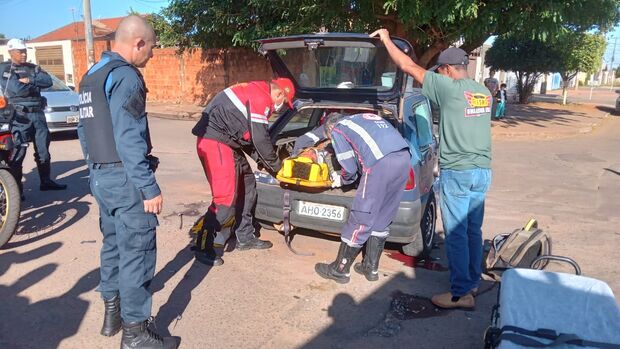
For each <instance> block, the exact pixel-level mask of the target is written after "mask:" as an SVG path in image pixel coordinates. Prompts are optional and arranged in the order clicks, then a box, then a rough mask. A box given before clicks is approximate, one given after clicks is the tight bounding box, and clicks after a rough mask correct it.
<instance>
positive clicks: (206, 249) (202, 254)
mask: <svg viewBox="0 0 620 349" xmlns="http://www.w3.org/2000/svg"><path fill="white" fill-rule="evenodd" d="M214 238H215V237H214V235H213V233H212V232H210V231H209V230H208V229H207V227H206V226H205V225H203V227H202V230H201V231H199V232H198V234H197V235H196V245H195V246H194V247H193V250H194V256H195V257H196V260H197V261H199V262H200V263H202V264H206V265H209V266H212V267H217V266H220V265H222V264H224V260H223V259H222V258H221V257H220V256H218V254H217V252H216V251H215V247H214V246H213V239H214Z"/></svg>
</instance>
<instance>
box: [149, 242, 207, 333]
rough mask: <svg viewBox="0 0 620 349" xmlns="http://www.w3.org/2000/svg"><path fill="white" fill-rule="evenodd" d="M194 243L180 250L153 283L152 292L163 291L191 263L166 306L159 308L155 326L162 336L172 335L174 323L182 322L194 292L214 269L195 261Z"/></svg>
mask: <svg viewBox="0 0 620 349" xmlns="http://www.w3.org/2000/svg"><path fill="white" fill-rule="evenodd" d="M191 247H192V243H190V244H188V246H187V247H186V248H184V249H182V250H180V251H179V252H178V253H177V255H176V256H175V257H174V259H173V260H171V261H170V262H168V264H166V266H164V267H163V268H162V269H161V270H160V271H159V272H158V273H157V275H155V277H154V278H153V281H152V282H151V290H152V292H153V293H155V292H157V291H161V290H162V289H163V288H164V286H165V285H166V283H167V282H168V281H170V279H171V278H172V277H173V276H174V275H176V273H178V272H179V270H181V269H182V268H183V267H184V266H185V265H187V264H188V263H191V266H190V268H189V270H188V271H187V272H186V273H185V275H183V278H182V279H181V281H179V283H178V284H177V285H176V286H175V287H174V290H172V292H171V293H170V297H168V300H167V301H166V303H165V304H164V305H162V306H161V307H160V308H159V311H158V312H157V316H156V317H155V324H156V325H157V329H158V331H159V332H160V334H161V335H164V336H169V335H170V330H169V328H170V325H173V326H172V328H174V326H175V325H176V323H175V324H173V322H176V321H178V320H181V318H182V317H183V312H184V311H185V309H186V308H187V306H188V305H189V303H190V301H191V300H192V291H193V290H194V289H195V288H196V287H197V286H198V285H199V284H200V283H201V282H202V280H204V278H205V277H206V276H207V274H208V273H209V271H210V270H211V268H212V267H210V266H206V265H204V264H202V263H200V262H198V261H196V260H195V259H194V253H193V252H192V250H191Z"/></svg>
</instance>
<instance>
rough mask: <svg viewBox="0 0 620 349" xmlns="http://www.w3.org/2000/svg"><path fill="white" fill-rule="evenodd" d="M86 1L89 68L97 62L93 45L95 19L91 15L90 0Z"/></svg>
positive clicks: (85, 24) (85, 23)
mask: <svg viewBox="0 0 620 349" xmlns="http://www.w3.org/2000/svg"><path fill="white" fill-rule="evenodd" d="M83 1H84V34H85V36H86V38H85V39H86V60H87V63H88V68H90V67H92V66H93V64H95V49H94V47H93V20H92V18H91V15H90V0H83Z"/></svg>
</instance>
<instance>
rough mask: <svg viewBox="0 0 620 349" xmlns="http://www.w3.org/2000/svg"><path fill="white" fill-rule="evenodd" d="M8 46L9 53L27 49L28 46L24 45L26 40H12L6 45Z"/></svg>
mask: <svg viewBox="0 0 620 349" xmlns="http://www.w3.org/2000/svg"><path fill="white" fill-rule="evenodd" d="M6 46H7V49H8V50H9V51H11V50H25V49H26V44H25V43H24V40H20V39H11V40H9V42H7V43H6Z"/></svg>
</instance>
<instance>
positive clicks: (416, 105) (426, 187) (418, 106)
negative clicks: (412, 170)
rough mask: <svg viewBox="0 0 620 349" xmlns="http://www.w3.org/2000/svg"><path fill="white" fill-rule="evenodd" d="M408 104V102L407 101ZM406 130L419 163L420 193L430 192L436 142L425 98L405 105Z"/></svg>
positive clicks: (435, 156)
mask: <svg viewBox="0 0 620 349" xmlns="http://www.w3.org/2000/svg"><path fill="white" fill-rule="evenodd" d="M407 104H408V103H407ZM405 108H407V113H406V118H405V125H406V132H405V136H406V137H407V138H408V141H409V144H410V146H411V150H412V153H413V158H414V162H418V163H419V169H417V171H416V176H417V178H418V185H419V190H420V195H421V196H424V195H425V194H427V193H428V192H430V190H431V188H432V185H433V182H434V179H435V176H434V169H435V163H436V162H437V144H436V141H435V136H434V135H433V115H432V113H431V108H430V104H429V102H428V100H427V99H418V100H416V101H414V102H413V103H411V104H409V105H408V106H406V107H405Z"/></svg>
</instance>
